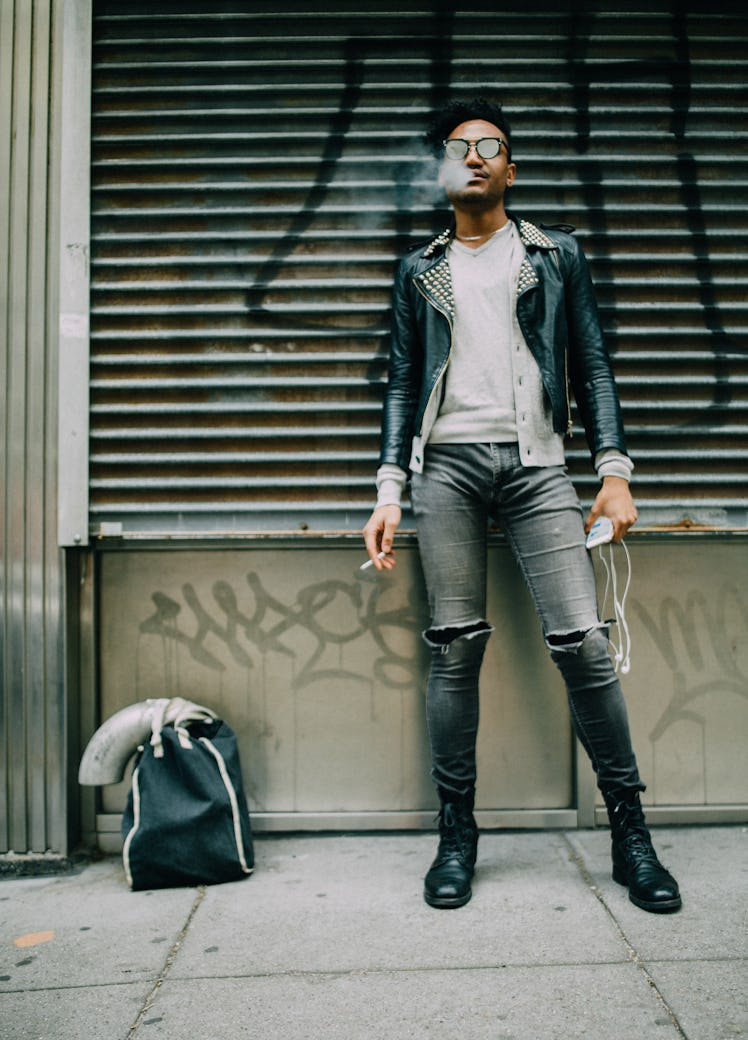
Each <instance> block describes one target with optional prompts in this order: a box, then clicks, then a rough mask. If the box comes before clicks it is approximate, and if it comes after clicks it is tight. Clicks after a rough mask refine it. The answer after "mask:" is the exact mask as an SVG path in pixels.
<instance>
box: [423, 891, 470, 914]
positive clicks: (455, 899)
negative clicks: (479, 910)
mask: <svg viewBox="0 0 748 1040" xmlns="http://www.w3.org/2000/svg"><path fill="white" fill-rule="evenodd" d="M472 895H473V893H472V891H470V892H468V893H467V894H466V895H464V896H451V897H448V898H442V899H440V898H439V896H430V895H429V894H428V892H424V893H423V898H424V899H425V901H426V902H427V903H428V905H429V906H433V907H435V908H436V909H437V910H456V909H457V908H458V907H460V906H464V905H465V903H469V902H470V899H471V897H472Z"/></svg>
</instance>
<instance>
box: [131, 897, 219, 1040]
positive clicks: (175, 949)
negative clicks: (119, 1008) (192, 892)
mask: <svg viewBox="0 0 748 1040" xmlns="http://www.w3.org/2000/svg"><path fill="white" fill-rule="evenodd" d="M204 898H205V885H200V886H199V888H198V890H197V895H196V896H195V901H194V903H193V904H192V907H191V909H190V912H189V914H188V915H187V920H186V921H185V922H184V925H183V927H182V930H181V931H180V933H179V935H178V936H177V938H176V940H175V941H174V943H173V945H172V947H171V949H170V950H169V952H168V954H167V955H166V960H165V961H164V963H163V966H162V968H161V971H160V972H159V973H158V977H157V979H156V981H155V982H154V983H153V986H152V987H151V990H150V992H149V993H148V996H147V997H146V998H145V1001H144V1003H143V1006H142V1008H141V1009H140V1011H139V1013H138V1017H137V1018H136V1019H135V1021H134V1022H133V1024H132V1025H131V1026H130V1030H129V1032H128V1034H127V1040H133V1038H134V1036H135V1034H136V1033H137V1031H138V1030H139V1029H140V1027H141V1025H142V1024H143V1020H144V1019H145V1016H146V1015H147V1014H148V1012H149V1011H150V1009H151V1008H152V1007H153V1002H154V1001H155V999H156V996H157V994H158V991H159V990H160V989H161V986H162V985H163V983H164V981H165V980H166V977H167V975H168V974H169V972H170V971H171V969H172V965H173V964H174V961H175V960H176V959H177V954H178V953H179V951H180V949H181V947H182V943H183V942H184V940H185V938H186V937H187V932H188V931H189V929H190V925H191V924H192V921H193V918H194V916H195V914H196V913H197V911H198V909H199V907H200V904H201V903H202V901H203V899H204Z"/></svg>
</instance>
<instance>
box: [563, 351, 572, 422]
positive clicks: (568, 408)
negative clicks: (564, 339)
mask: <svg viewBox="0 0 748 1040" xmlns="http://www.w3.org/2000/svg"><path fill="white" fill-rule="evenodd" d="M564 392H565V394H566V436H567V437H568V438H569V439H571V438H572V437H573V436H574V424H573V423H572V421H571V400H570V399H569V351H568V349H567V350H565V351H564Z"/></svg>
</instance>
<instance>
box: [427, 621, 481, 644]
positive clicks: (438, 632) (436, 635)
mask: <svg viewBox="0 0 748 1040" xmlns="http://www.w3.org/2000/svg"><path fill="white" fill-rule="evenodd" d="M491 632H493V626H492V625H489V623H488V622H487V621H475V622H473V623H472V624H468V625H447V626H445V627H444V628H430V629H428V631H427V632H424V639H425V640H426V642H427V643H429V645H430V646H437V647H438V646H440V647H442V648H446V647H448V646H449V645H450V643H454V641H455V639H469V638H471V637H473V636H478V635H481V634H483V633H485V634H486V636H489V635H490V634H491Z"/></svg>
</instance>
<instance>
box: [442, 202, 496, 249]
mask: <svg viewBox="0 0 748 1040" xmlns="http://www.w3.org/2000/svg"><path fill="white" fill-rule="evenodd" d="M454 213H455V238H456V239H457V241H458V242H462V243H464V245H466V246H469V247H470V248H472V249H477V248H478V247H479V246H481V245H483V243H484V242H487V241H488V239H489V238H490V237H491V235H494V234H495V233H496V232H497V231H500V230H501V228H503V227H504V226H505V225H506V223H507V221H508V219H509V218H508V217H507V215H506V210H505V209H504V207H503V206H496V207H494V208H493V209H490V210H486V211H481V212H476V211H475V210H471V209H468V208H463V207H461V206H460V207H458V206H455V207H454Z"/></svg>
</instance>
